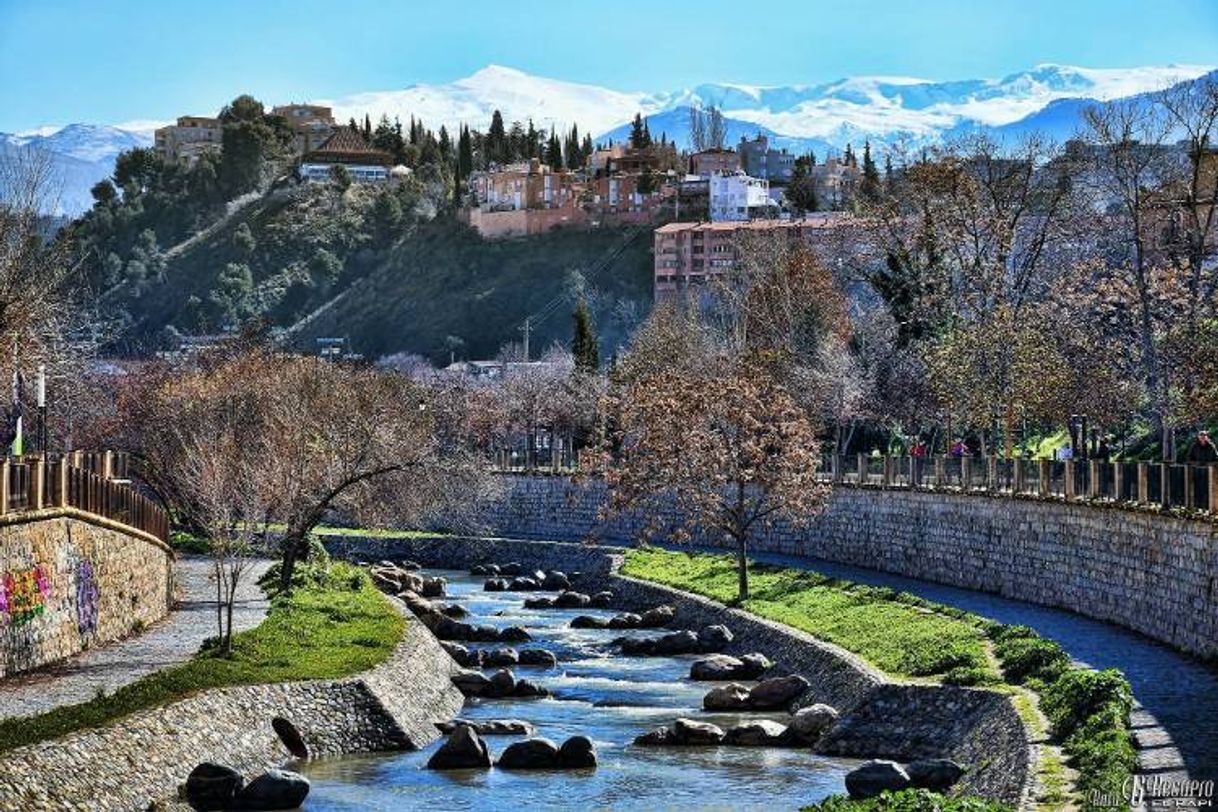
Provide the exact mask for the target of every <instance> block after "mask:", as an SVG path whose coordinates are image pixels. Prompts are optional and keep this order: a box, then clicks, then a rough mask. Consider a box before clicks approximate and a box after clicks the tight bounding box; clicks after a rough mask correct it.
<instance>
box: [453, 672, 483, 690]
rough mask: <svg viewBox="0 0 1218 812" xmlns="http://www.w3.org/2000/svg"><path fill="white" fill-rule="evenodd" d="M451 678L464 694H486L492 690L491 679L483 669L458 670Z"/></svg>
mask: <svg viewBox="0 0 1218 812" xmlns="http://www.w3.org/2000/svg"><path fill="white" fill-rule="evenodd" d="M449 679H451V680H452V684H453V685H455V686H457V690H458V691H460V692H461V693H462V695H464V696H486V695H487V694H488V693H489V692H490V690H491V681H490V680H489V679H488V678H487V677H486V675H485V674H483V673H482V672H481V671H458V672H457V673H456V674H453V675H452V676H451V677H450V678H449Z"/></svg>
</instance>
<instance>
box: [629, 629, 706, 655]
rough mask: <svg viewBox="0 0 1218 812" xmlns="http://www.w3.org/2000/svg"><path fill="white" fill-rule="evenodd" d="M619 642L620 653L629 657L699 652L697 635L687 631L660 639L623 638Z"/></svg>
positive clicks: (670, 634) (662, 636) (673, 633)
mask: <svg viewBox="0 0 1218 812" xmlns="http://www.w3.org/2000/svg"><path fill="white" fill-rule="evenodd" d="M619 642H620V645H621V647H622V653H623V654H626V655H629V656H648V657H668V656H672V655H675V654H693V653H694V652H696V651H698V650H699V643H698V635H697V634H696V633H695V632H691V631H689V630H688V629H687V630H684V631H679V632H671V633H669V634H665V635H661V636H660V637H641V638H633V637H623V638H621V640H620V641H619Z"/></svg>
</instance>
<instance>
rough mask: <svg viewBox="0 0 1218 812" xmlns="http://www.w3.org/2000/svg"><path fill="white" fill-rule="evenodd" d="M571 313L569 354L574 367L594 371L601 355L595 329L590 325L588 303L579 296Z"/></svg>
mask: <svg viewBox="0 0 1218 812" xmlns="http://www.w3.org/2000/svg"><path fill="white" fill-rule="evenodd" d="M571 315H572V319H573V320H574V335H573V336H572V338H571V355H572V356H574V358H575V369H576V370H578V371H580V372H590V373H591V372H596V371H597V369H599V368H600V365H601V356H600V348H599V347H598V346H597V340H596V331H595V330H594V329H593V327H592V316H591V314H589V313H588V303H587V302H586V301H585V300H584V299H583V298H580V300H579V304H577V305H576V306H575V312H574V313H572V314H571Z"/></svg>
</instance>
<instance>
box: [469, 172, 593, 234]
mask: <svg viewBox="0 0 1218 812" xmlns="http://www.w3.org/2000/svg"><path fill="white" fill-rule="evenodd" d="M581 191H582V187H581V186H580V185H579V184H578V183H576V178H575V176H574V175H573V174H572V173H570V172H567V171H565V170H562V169H558V170H555V169H552V168H550V167H549V166H548V165H546V164H543V163H542V162H541V161H540V160H538V159H537V158H533V159H531V160H529V161H526V162H524V163H518V164H511V165H509V166H504V167H496V168H494V169H491V170H488V171H486V172H475V173H473V175H471V176H470V179H469V198H468V200H467V201H466V206H465V208H464V209H463V210H462V218H463V219H464V220H465V221H466V222H467V223H469V225H471V226H473V227H474V228H476V229H477V230H478V232H479V233H480V234H481V235H482V236H484V237H488V238H497V237H515V236H524V235H528V234H540V233H542V232H545V231H549V230H550V229H551V228H557V227H558V226H563V225H578V224H582V223H585V222H587V219H588V218H587V213H586V212H585V211H584V210H583V209H582V208H580V206H579V194H580V192H581Z"/></svg>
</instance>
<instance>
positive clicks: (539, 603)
mask: <svg viewBox="0 0 1218 812" xmlns="http://www.w3.org/2000/svg"><path fill="white" fill-rule="evenodd" d="M524 608H525V609H553V608H554V599H553V598H546V597H543V596H540V595H539V596H538V597H536V598H525V599H524Z"/></svg>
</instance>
